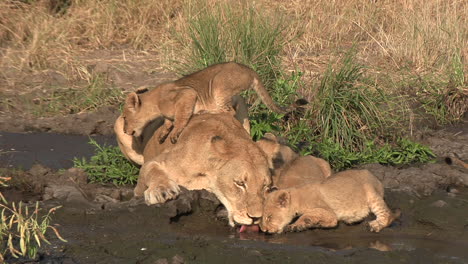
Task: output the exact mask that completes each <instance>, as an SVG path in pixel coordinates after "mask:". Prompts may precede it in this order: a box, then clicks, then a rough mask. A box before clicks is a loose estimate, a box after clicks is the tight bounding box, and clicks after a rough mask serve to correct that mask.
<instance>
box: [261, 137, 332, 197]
mask: <svg viewBox="0 0 468 264" xmlns="http://www.w3.org/2000/svg"><path fill="white" fill-rule="evenodd" d="M256 144H257V146H259V147H260V148H261V149H262V150H263V152H265V154H266V155H267V158H268V159H269V161H270V163H271V167H272V168H273V169H274V170H273V175H272V181H273V185H274V186H275V187H277V188H280V189H283V188H289V187H295V186H299V185H304V184H307V183H314V182H322V181H323V180H324V179H325V178H327V177H329V176H330V175H331V174H332V170H331V167H330V164H329V163H328V162H327V161H326V160H324V159H321V158H316V157H314V156H310V155H308V156H300V155H299V154H297V153H296V152H294V151H293V150H292V149H291V148H290V147H289V146H287V145H286V144H285V143H284V142H282V140H281V139H279V138H278V137H276V136H275V135H273V134H271V133H266V134H265V135H264V137H263V138H262V139H260V140H259V141H257V142H256Z"/></svg>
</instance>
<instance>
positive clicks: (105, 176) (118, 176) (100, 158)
mask: <svg viewBox="0 0 468 264" xmlns="http://www.w3.org/2000/svg"><path fill="white" fill-rule="evenodd" d="M89 144H90V145H92V146H94V148H95V155H94V156H92V157H91V158H90V159H89V161H88V160H87V159H86V158H81V159H79V158H74V159H73V164H74V167H77V168H81V169H83V170H84V171H86V173H88V175H89V177H88V179H89V180H90V181H91V182H99V183H106V182H111V183H113V184H115V185H124V184H135V183H136V181H137V179H138V171H139V170H138V168H137V167H136V166H135V165H133V164H132V163H130V162H129V161H128V160H127V159H126V158H125V156H124V155H123V154H122V152H121V151H120V149H119V148H118V147H112V146H101V145H99V144H98V143H97V142H96V141H95V140H93V139H91V138H90V141H89Z"/></svg>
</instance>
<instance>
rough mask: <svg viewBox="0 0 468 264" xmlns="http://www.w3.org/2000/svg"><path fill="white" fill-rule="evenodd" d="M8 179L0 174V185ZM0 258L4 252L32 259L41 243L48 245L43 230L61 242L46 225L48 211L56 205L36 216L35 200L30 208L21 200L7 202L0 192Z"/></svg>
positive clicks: (49, 218) (37, 209)
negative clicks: (33, 205)
mask: <svg viewBox="0 0 468 264" xmlns="http://www.w3.org/2000/svg"><path fill="white" fill-rule="evenodd" d="M9 179H10V178H8V177H0V185H2V186H6V183H5V182H6V181H8V180H9ZM0 198H1V201H0V208H1V211H0V261H1V262H3V261H4V259H5V257H6V256H7V255H11V256H12V257H15V258H18V257H19V256H22V257H29V258H31V259H35V258H36V255H37V251H38V249H39V248H40V247H41V243H42V242H45V243H47V244H50V242H49V241H48V240H47V238H46V236H45V235H46V232H47V230H49V229H51V230H52V231H53V232H54V233H55V235H56V236H57V237H58V238H59V239H60V240H61V241H63V242H67V241H66V240H65V239H64V238H62V237H61V236H60V233H59V232H58V230H57V229H56V228H55V227H53V226H51V225H50V220H51V214H52V213H53V212H54V211H55V210H57V209H58V208H60V206H57V207H53V208H51V209H50V210H49V211H48V212H47V214H45V215H42V216H40V215H39V212H40V210H41V209H40V208H39V202H36V205H35V207H33V208H30V207H29V206H28V205H25V204H24V203H22V202H19V203H18V204H16V203H11V204H9V203H8V202H7V200H6V199H5V197H4V196H3V195H2V193H1V192H0Z"/></svg>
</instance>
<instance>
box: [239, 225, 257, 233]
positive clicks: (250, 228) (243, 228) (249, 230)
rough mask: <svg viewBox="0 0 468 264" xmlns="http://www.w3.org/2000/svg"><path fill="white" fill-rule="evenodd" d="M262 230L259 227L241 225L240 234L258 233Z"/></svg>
mask: <svg viewBox="0 0 468 264" xmlns="http://www.w3.org/2000/svg"><path fill="white" fill-rule="evenodd" d="M258 231H260V228H259V227H258V225H241V227H240V229H239V233H258Z"/></svg>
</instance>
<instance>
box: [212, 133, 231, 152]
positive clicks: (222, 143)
mask: <svg viewBox="0 0 468 264" xmlns="http://www.w3.org/2000/svg"><path fill="white" fill-rule="evenodd" d="M211 145H212V146H213V149H214V150H215V151H216V152H217V153H218V154H221V155H225V154H228V153H229V146H228V144H227V142H226V140H224V138H222V137H220V136H214V137H212V138H211Z"/></svg>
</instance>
